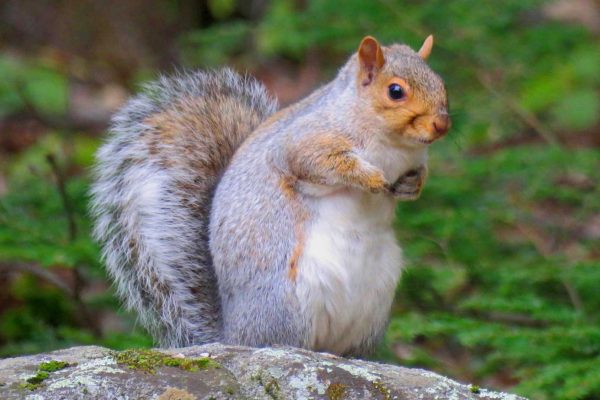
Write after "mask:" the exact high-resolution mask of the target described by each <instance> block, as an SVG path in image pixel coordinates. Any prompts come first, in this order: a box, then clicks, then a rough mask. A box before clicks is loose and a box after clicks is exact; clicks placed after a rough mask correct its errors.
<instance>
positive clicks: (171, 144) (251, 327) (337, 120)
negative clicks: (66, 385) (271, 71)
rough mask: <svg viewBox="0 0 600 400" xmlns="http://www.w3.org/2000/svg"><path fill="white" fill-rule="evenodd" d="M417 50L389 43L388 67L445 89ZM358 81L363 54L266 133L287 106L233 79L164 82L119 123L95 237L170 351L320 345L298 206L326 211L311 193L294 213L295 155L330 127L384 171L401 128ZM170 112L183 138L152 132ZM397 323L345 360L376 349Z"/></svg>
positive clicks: (122, 286) (99, 178)
mask: <svg viewBox="0 0 600 400" xmlns="http://www.w3.org/2000/svg"><path fill="white" fill-rule="evenodd" d="M407 49H408V48H406V47H405V46H392V47H389V48H386V57H389V59H390V60H391V61H390V62H389V64H390V65H391V66H392V67H393V68H398V69H399V71H400V72H402V73H407V74H408V78H409V80H411V82H412V80H413V78H414V79H416V80H417V82H416V83H415V86H419V85H421V84H423V83H422V82H423V81H426V82H427V83H425V84H430V85H433V86H431V88H433V89H434V90H440V87H441V90H442V91H443V83H442V82H441V79H440V78H439V77H438V76H437V75H435V74H434V73H433V72H432V71H431V70H430V69H429V68H428V67H427V66H426V64H425V63H423V62H422V61H421V60H420V59H419V58H418V56H416V54H415V53H414V52H413V51H412V50H410V49H408V50H407ZM409 50H410V51H409ZM415 57H416V58H415ZM403 65H404V66H407V67H406V68H404V67H403ZM356 74H357V63H356V56H353V57H351V58H350V60H349V62H348V63H347V64H346V66H344V67H343V68H342V69H341V71H340V73H339V74H338V76H337V77H336V79H335V80H334V81H333V82H331V83H330V84H328V85H326V86H324V87H323V88H321V89H319V90H317V91H316V92H315V93H313V94H312V95H311V96H309V97H308V98H307V99H305V100H303V101H301V102H299V103H297V104H295V105H293V106H291V107H290V108H288V109H287V110H286V111H284V112H283V114H281V115H279V116H278V117H277V118H275V119H273V120H270V121H267V122H265V123H264V124H263V125H261V126H258V125H259V123H260V122H262V121H264V120H265V119H266V118H267V117H268V116H269V115H270V114H271V113H273V112H274V110H275V108H276V105H275V102H274V101H273V100H271V99H270V98H269V97H268V96H267V94H266V91H265V90H264V88H263V87H262V86H261V85H259V84H258V83H256V82H255V81H254V80H249V79H244V78H241V77H239V76H238V75H235V74H234V73H232V72H231V71H229V70H223V71H219V72H211V73H203V72H199V73H195V74H189V75H182V76H179V77H176V78H172V79H167V78H161V80H159V81H158V82H157V83H154V84H151V85H149V86H148V87H147V88H146V91H145V93H144V94H142V95H139V96H137V97H135V98H133V99H132V100H131V101H130V102H129V103H128V104H127V106H125V108H124V109H123V110H121V111H120V112H119V113H118V114H117V115H116V116H115V118H114V120H113V127H112V129H111V136H110V138H109V140H108V142H107V143H106V144H105V145H104V146H103V147H102V148H101V150H100V151H99V153H98V165H97V167H96V183H95V184H94V186H93V189H92V195H93V213H94V216H95V218H96V229H95V236H96V238H97V239H98V240H99V241H100V242H101V243H102V247H103V256H104V260H105V262H106V265H107V268H108V271H109V273H110V275H111V277H112V278H113V280H114V281H115V283H116V288H117V291H118V293H119V295H120V297H121V298H123V299H124V300H125V302H126V304H127V306H128V308H130V309H134V310H136V311H137V312H138V314H139V315H140V320H141V322H142V324H143V325H144V326H145V327H146V328H147V329H149V331H150V332H151V334H152V335H153V336H154V337H155V338H157V339H158V341H159V343H160V345H161V346H185V345H189V344H199V343H206V342H212V341H223V342H226V343H232V344H242V345H249V346H266V345H271V344H285V345H291V346H298V347H310V346H311V344H310V341H309V337H310V335H311V322H310V320H311V317H312V316H311V315H307V312H305V311H304V310H303V308H302V304H300V303H301V302H302V301H303V299H299V298H298V297H297V293H296V292H295V283H294V279H292V278H290V258H291V257H292V253H293V249H294V246H295V244H296V243H297V237H296V231H295V223H297V213H298V212H299V211H298V210H300V212H302V213H303V215H305V216H306V224H308V225H310V223H311V221H314V219H315V218H318V214H317V211H316V210H314V209H313V208H312V205H311V204H313V203H311V201H310V199H308V198H307V197H310V196H304V194H301V193H298V202H297V204H293V202H291V200H290V198H288V197H286V193H284V192H285V191H284V190H282V187H281V182H282V179H284V178H286V177H290V176H293V172H292V171H290V170H289V168H288V156H289V154H288V151H289V149H290V148H293V146H294V144H296V143H299V142H298V141H299V140H306V139H307V138H308V139H309V140H310V139H311V138H312V137H313V136H311V135H318V134H319V133H323V132H324V133H331V132H335V133H339V134H341V135H343V136H344V137H347V138H350V139H352V140H353V141H355V142H356V143H360V145H358V146H357V148H356V149H355V155H356V157H360V160H361V162H362V159H363V158H364V160H365V161H364V162H365V165H370V164H369V162H371V161H372V162H373V163H375V164H376V163H378V162H379V159H378V158H377V157H373V156H374V154H372V152H378V151H379V150H373V149H378V148H380V147H377V146H380V144H381V143H383V141H382V140H383V137H384V136H385V135H387V134H389V128H388V127H387V126H386V125H385V121H382V120H381V118H379V117H378V116H377V115H375V113H374V111H373V109H372V106H371V103H370V100H369V99H368V98H365V97H361V96H363V95H361V93H362V92H360V93H359V89H358V88H357V87H358V86H357V84H356V83H355V77H356ZM419 87H420V86H419ZM424 90H426V91H429V90H430V88H426V89H424ZM439 100H440V101H445V91H443V98H441V99H439ZM436 101H437V99H436ZM432 102H433V100H432ZM232 103H233V104H232ZM440 104H441V105H442V103H440ZM165 113H168V115H169V117H168V118H167V121H171V119H173V120H177V124H178V125H177V126H178V127H180V130H181V132H179V131H178V132H177V135H175V136H174V137H173V136H168V135H167V136H164V134H161V132H159V131H158V130H157V129H155V128H154V127H153V125H152V124H149V123H148V118H151V117H153V116H160V115H162V114H165ZM188 117H191V118H189V119H190V120H191V122H190V121H188V119H186V118H188ZM169 118H171V119H169ZM198 121H200V124H197V123H198ZM257 126H258V127H257ZM255 128H256V130H254V129H255ZM251 131H254V132H253V133H252V135H250V132H251ZM169 133H170V134H172V133H173V132H169ZM161 135H162V136H161ZM223 136H224V137H223ZM247 137H249V138H248V139H246V138H247ZM242 142H243V144H242ZM238 147H239V148H238ZM236 149H237V150H236ZM406 151H407V152H410V151H412V150H410V149H408V150H406ZM234 152H235V155H233V153H234ZM407 154H408V153H407ZM232 156H233V157H232ZM406 159H407V160H409V159H410V157H408V156H407V158H406ZM308 162H310V161H307V163H308ZM385 162H387V161H385V160H384V163H385ZM407 162H408V161H407ZM309 167H310V166H309ZM375 167H380V168H382V169H383V168H384V167H385V165H384V166H379V165H375V166H370V167H369V168H375ZM408 167H409V166H408V165H407V166H406V168H408ZM386 168H387V167H386ZM401 168H402V167H401ZM388 169H389V170H390V171H392V170H393V171H395V169H393V168H392V169H390V168H388ZM406 170H407V169H406ZM386 178H387V179H394V180H395V179H397V178H398V176H394V177H386ZM335 183H336V184H337V183H339V182H335ZM326 184H328V183H326ZM332 185H333V184H332ZM382 196H383V195H382ZM390 223H391V221H390ZM390 229H391V228H390ZM365 267H372V266H365ZM375 295H376V294H375ZM388 300H389V302H390V303H391V297H390V299H388ZM388 311H389V310H388V309H383V310H379V311H378V312H381V313H383V314H382V315H384V316H385V318H387V313H388ZM385 318H383V319H382V321H383V322H382V323H377V325H376V326H366V327H365V330H364V331H365V335H364V337H363V338H361V341H360V343H354V344H353V345H352V347H351V348H348V349H347V350H346V351H345V352H344V354H364V353H367V352H369V351H370V350H371V349H372V347H373V346H374V345H375V343H376V341H377V340H378V338H379V337H381V335H382V334H383V332H384V330H385V321H384V320H385ZM322 350H327V349H322Z"/></svg>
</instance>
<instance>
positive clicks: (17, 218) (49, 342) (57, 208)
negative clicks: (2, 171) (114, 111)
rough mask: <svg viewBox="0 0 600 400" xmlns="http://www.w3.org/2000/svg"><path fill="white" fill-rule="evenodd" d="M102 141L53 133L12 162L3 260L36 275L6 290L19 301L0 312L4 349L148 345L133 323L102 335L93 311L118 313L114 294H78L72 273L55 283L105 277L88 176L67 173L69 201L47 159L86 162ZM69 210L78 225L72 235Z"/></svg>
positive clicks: (1, 203)
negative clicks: (96, 328) (92, 233)
mask: <svg viewBox="0 0 600 400" xmlns="http://www.w3.org/2000/svg"><path fill="white" fill-rule="evenodd" d="M97 146H98V142H97V141H96V140H90V139H89V138H86V137H83V136H78V135H76V136H70V135H68V136H67V135H65V136H61V135H56V134H54V135H52V134H49V135H46V136H45V137H44V138H43V139H42V140H40V141H39V142H38V143H37V144H36V145H34V146H32V147H30V148H29V149H28V150H27V151H25V152H23V153H21V154H20V155H19V156H18V157H16V158H14V159H12V160H11V163H10V164H9V168H8V169H7V171H6V172H7V175H6V176H7V181H8V193H7V194H6V195H4V196H2V197H0V263H5V264H6V265H15V266H17V268H16V270H15V271H22V272H32V273H25V274H22V275H20V276H18V277H17V278H15V279H14V280H13V281H12V284H11V285H10V286H9V287H8V288H6V290H7V291H8V293H7V294H8V295H10V297H11V299H12V300H13V301H15V302H17V303H16V304H15V305H13V306H12V307H11V308H9V309H8V310H4V311H3V312H2V313H1V314H0V343H2V345H1V346H0V355H13V354H22V353H35V352H40V351H44V350H49V349H54V348H61V347H66V346H70V345H75V344H98V343H104V344H105V345H107V346H110V347H113V348H117V349H120V348H124V347H135V346H149V345H150V344H151V342H150V340H149V338H148V336H147V335H145V334H142V333H140V332H139V331H137V330H134V329H133V328H130V329H129V330H130V333H128V334H124V333H123V332H117V333H112V332H105V333H104V334H103V336H102V337H101V338H100V337H98V332H93V328H94V324H93V323H92V322H90V320H92V319H93V318H92V317H91V314H92V313H102V312H107V311H110V312H114V311H112V310H115V309H117V308H118V307H119V306H118V302H117V301H116V300H115V299H114V294H113V293H110V292H108V293H100V294H93V295H89V296H87V297H86V298H80V297H77V296H75V295H74V294H73V293H72V292H71V290H70V285H69V284H68V282H69V280H68V279H67V280H66V281H65V282H63V284H59V285H57V283H56V282H57V281H58V282H61V276H65V275H66V276H71V277H75V276H80V277H81V279H82V280H84V281H85V282H90V283H92V282H104V281H106V277H105V273H104V270H103V269H102V267H101V263H100V257H99V252H98V248H97V246H96V244H95V243H94V242H93V241H92V239H91V237H90V220H89V217H88V211H87V203H88V195H87V191H88V187H89V182H88V178H87V177H85V175H83V176H82V175H81V174H80V173H78V174H77V175H75V176H72V177H71V176H67V177H66V178H65V179H66V182H65V187H66V192H67V196H68V199H69V204H68V206H65V204H64V200H63V199H62V198H61V196H60V194H59V191H58V188H57V177H56V175H55V172H54V171H53V170H52V168H51V166H50V164H49V162H48V161H47V155H48V154H54V155H55V156H57V159H58V164H59V168H60V169H61V170H62V171H65V170H69V169H71V170H72V169H74V170H79V169H81V168H84V169H85V168H89V166H90V162H91V159H92V158H91V154H93V152H94V151H95V149H96V148H97ZM75 162H77V163H75ZM66 207H68V208H69V211H67V210H66ZM68 214H71V215H72V218H73V221H74V223H75V228H76V232H75V237H71V232H70V229H69V221H68V220H69V217H68ZM22 268H25V269H22ZM47 276H50V277H54V279H52V278H50V280H48V278H47ZM105 285H106V284H105ZM82 313H83V315H82ZM86 314H87V317H86Z"/></svg>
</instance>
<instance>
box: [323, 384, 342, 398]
mask: <svg viewBox="0 0 600 400" xmlns="http://www.w3.org/2000/svg"><path fill="white" fill-rule="evenodd" d="M345 394H346V385H343V384H341V383H332V384H331V385H329V386H328V387H327V390H326V391H325V395H327V398H328V399H330V400H341V399H343V398H344V395H345Z"/></svg>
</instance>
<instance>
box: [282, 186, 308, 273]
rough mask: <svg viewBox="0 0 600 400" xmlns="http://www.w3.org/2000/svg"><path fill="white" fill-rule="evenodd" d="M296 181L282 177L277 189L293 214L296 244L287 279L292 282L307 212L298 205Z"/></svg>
mask: <svg viewBox="0 0 600 400" xmlns="http://www.w3.org/2000/svg"><path fill="white" fill-rule="evenodd" d="M296 181H297V179H296V178H294V177H291V176H284V177H282V178H281V179H280V181H279V187H280V188H281V191H282V193H283V195H284V196H285V197H286V198H287V199H288V200H289V201H290V205H291V207H292V212H293V214H294V236H295V240H296V244H295V246H294V249H293V250H292V253H291V254H290V259H289V268H288V277H289V278H290V280H291V281H292V282H295V281H296V278H297V277H298V263H299V260H300V257H301V256H302V252H303V250H304V244H305V234H304V228H305V227H304V225H305V223H306V221H307V220H308V212H307V211H306V209H305V208H304V205H303V204H301V203H300V198H299V196H298V193H297V192H296V189H295V185H296Z"/></svg>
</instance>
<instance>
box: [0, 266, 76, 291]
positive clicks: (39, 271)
mask: <svg viewBox="0 0 600 400" xmlns="http://www.w3.org/2000/svg"><path fill="white" fill-rule="evenodd" d="M0 271H16V272H27V273H30V274H32V275H35V276H37V277H39V278H41V279H43V280H45V281H46V282H48V283H50V284H52V285H53V286H56V287H57V288H59V289H60V290H62V291H63V292H65V293H66V294H67V295H68V296H69V297H73V289H71V287H69V285H67V284H66V283H65V282H63V281H62V280H61V279H60V278H59V277H58V276H56V275H55V274H53V273H52V272H50V271H48V270H47V269H46V268H43V267H40V266H39V265H37V264H26V263H19V262H15V263H7V262H0Z"/></svg>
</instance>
